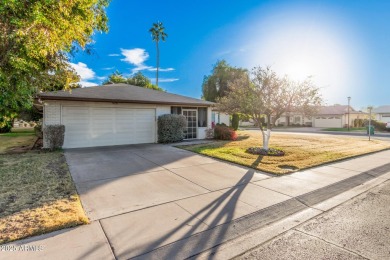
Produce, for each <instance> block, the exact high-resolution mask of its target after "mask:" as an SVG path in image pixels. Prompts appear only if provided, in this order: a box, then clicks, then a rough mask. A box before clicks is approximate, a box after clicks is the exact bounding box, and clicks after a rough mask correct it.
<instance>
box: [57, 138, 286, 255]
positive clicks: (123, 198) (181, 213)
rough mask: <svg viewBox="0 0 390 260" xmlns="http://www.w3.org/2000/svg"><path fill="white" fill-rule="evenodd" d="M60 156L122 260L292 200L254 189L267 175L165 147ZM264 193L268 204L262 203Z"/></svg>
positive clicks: (74, 152) (77, 151)
mask: <svg viewBox="0 0 390 260" xmlns="http://www.w3.org/2000/svg"><path fill="white" fill-rule="evenodd" d="M65 156H66V160H67V162H68V165H69V169H70V172H71V174H72V177H73V179H74V181H75V183H76V187H77V190H78V192H79V194H80V197H81V201H82V204H83V207H84V209H85V211H86V213H87V215H88V217H89V218H90V220H91V221H99V222H100V224H101V226H102V229H103V230H104V233H105V235H106V236H107V238H108V240H109V241H110V245H111V247H112V248H113V250H114V253H115V255H116V257H118V258H120V259H121V258H124V259H125V258H129V257H134V256H137V255H141V254H144V253H146V252H148V251H151V250H153V249H155V248H157V247H161V246H163V245H166V244H169V243H171V242H174V241H177V240H180V239H182V238H185V237H189V236H191V235H194V234H196V233H198V232H200V231H203V230H205V229H208V228H210V227H213V226H216V225H219V224H222V223H226V222H230V221H231V220H233V219H236V218H238V217H241V216H244V215H247V214H250V213H251V212H254V211H257V210H259V209H260V208H264V207H268V206H269V205H272V204H274V203H278V202H280V201H284V200H287V199H289V198H290V197H289V196H286V195H283V194H280V193H277V192H273V191H270V190H266V189H264V188H263V187H260V186H257V185H254V184H253V182H256V181H260V180H264V179H268V178H271V177H270V176H268V175H265V174H264V173H256V172H255V171H254V170H253V169H248V168H245V167H240V166H237V165H233V164H230V163H226V162H221V161H218V160H215V159H212V158H208V157H204V156H201V155H197V154H194V153H192V152H189V151H185V150H181V149H178V148H175V147H172V146H168V145H159V144H150V145H132V146H121V147H105V148H86V149H71V150H67V151H66V152H65ZM243 185H245V187H246V189H245V193H244V194H241V193H243V189H242V188H243V187H244V186H243ZM237 187H241V188H237ZM263 193H267V199H260V200H259V199H258V194H263ZM240 195H241V198H240V200H238V197H239V196H240ZM243 195H245V198H246V201H243V200H242V199H243V198H244V197H242V196H243ZM270 198H271V199H270ZM130 241H131V242H130Z"/></svg>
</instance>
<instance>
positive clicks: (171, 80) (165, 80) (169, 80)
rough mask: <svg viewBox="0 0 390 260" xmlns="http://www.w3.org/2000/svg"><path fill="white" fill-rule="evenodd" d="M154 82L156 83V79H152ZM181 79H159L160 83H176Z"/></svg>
mask: <svg viewBox="0 0 390 260" xmlns="http://www.w3.org/2000/svg"><path fill="white" fill-rule="evenodd" d="M150 80H151V81H152V82H155V81H156V78H151V79H150ZM178 80H179V79H177V78H158V82H174V81H178Z"/></svg>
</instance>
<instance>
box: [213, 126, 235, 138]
mask: <svg viewBox="0 0 390 260" xmlns="http://www.w3.org/2000/svg"><path fill="white" fill-rule="evenodd" d="M214 138H215V139H219V140H236V139H237V133H236V131H234V130H233V129H231V128H229V127H227V126H226V125H222V124H217V125H216V126H215V128H214Z"/></svg>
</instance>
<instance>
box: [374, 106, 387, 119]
mask: <svg viewBox="0 0 390 260" xmlns="http://www.w3.org/2000/svg"><path fill="white" fill-rule="evenodd" d="M372 113H374V114H376V116H375V119H376V120H378V121H381V122H385V123H387V122H390V106H380V107H377V108H374V109H373V110H372Z"/></svg>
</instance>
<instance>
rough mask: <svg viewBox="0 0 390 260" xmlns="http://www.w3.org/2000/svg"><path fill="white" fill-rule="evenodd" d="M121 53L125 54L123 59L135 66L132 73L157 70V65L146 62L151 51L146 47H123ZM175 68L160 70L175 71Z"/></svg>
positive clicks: (162, 69)
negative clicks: (149, 64) (153, 65)
mask: <svg viewBox="0 0 390 260" xmlns="http://www.w3.org/2000/svg"><path fill="white" fill-rule="evenodd" d="M121 53H122V55H123V56H125V57H124V58H123V59H121V61H124V62H127V63H129V64H132V65H134V66H135V68H133V69H132V70H131V73H132V74H134V73H137V72H138V71H142V70H148V71H156V68H155V67H152V66H148V65H146V64H145V62H146V61H147V60H148V59H149V53H148V52H147V51H146V50H145V49H141V48H134V49H121ZM173 70H175V69H174V68H160V69H159V71H161V72H167V71H173Z"/></svg>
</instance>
